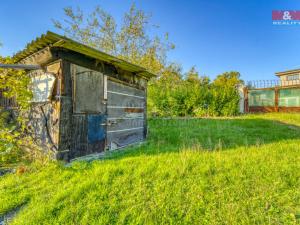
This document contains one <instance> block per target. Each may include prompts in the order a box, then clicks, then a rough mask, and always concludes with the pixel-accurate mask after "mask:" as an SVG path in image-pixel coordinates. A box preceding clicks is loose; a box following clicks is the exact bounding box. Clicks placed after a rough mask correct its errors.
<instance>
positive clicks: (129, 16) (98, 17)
mask: <svg viewBox="0 0 300 225" xmlns="http://www.w3.org/2000/svg"><path fill="white" fill-rule="evenodd" d="M64 13H65V19H64V20H63V21H57V20H53V22H54V25H55V27H56V28H58V29H59V30H61V31H63V32H64V34H65V35H66V36H69V37H70V38H73V39H75V40H77V41H79V42H81V43H84V44H87V45H89V46H91V47H94V48H96V49H99V50H100V51H104V52H106V53H108V54H112V55H115V56H117V57H120V58H122V59H125V60H127V61H129V62H132V63H135V64H138V65H141V66H143V67H145V68H147V69H148V70H150V71H151V72H154V73H157V74H159V73H161V72H162V70H163V68H164V65H165V63H166V53H167V52H168V51H169V50H171V49H174V45H173V44H171V43H169V41H168V34H166V35H165V37H164V40H163V41H162V40H161V38H159V37H158V36H154V37H150V36H149V35H148V34H147V32H146V31H148V30H149V25H150V19H151V17H150V16H149V15H147V14H146V13H145V12H144V11H142V10H139V9H137V8H136V6H135V4H133V5H132V6H131V7H130V9H129V11H128V12H126V13H125V15H124V17H123V23H122V24H121V25H120V27H119V26H118V25H117V24H116V21H115V19H114V18H113V17H112V16H111V15H110V14H109V13H107V12H105V11H104V10H103V9H102V8H101V7H100V6H97V7H96V8H95V10H93V11H92V12H91V13H90V14H88V15H85V14H84V13H83V11H82V10H81V9H80V8H77V9H76V10H74V9H73V8H72V7H67V8H64ZM152 27H153V26H152Z"/></svg>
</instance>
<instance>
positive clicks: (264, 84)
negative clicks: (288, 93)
mask: <svg viewBox="0 0 300 225" xmlns="http://www.w3.org/2000/svg"><path fill="white" fill-rule="evenodd" d="M298 85H299V86H300V80H253V81H248V82H247V87H248V88H249V89H256V88H274V87H286V86H298Z"/></svg>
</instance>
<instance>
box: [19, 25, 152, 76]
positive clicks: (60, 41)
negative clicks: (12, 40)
mask: <svg viewBox="0 0 300 225" xmlns="http://www.w3.org/2000/svg"><path fill="white" fill-rule="evenodd" d="M48 46H50V47H62V48H65V49H68V50H72V51H75V52H79V53H81V54H84V55H87V56H89V57H92V58H95V59H99V60H101V61H104V62H107V63H110V64H113V65H115V66H118V67H120V68H121V69H124V70H126V71H130V72H134V73H136V74H139V75H142V76H145V77H148V78H150V77H154V76H156V75H155V74H153V73H151V72H150V71H148V70H147V69H145V68H143V67H141V66H138V65H135V64H133V63H130V62H127V61H125V60H123V59H119V58H117V57H115V56H112V55H109V54H107V53H104V52H101V51H99V50H97V49H95V48H92V47H89V46H87V45H84V44H82V43H79V42H77V41H74V40H72V39H70V38H67V37H65V36H61V35H59V34H56V33H53V32H50V31H48V32H47V33H46V34H43V35H42V36H40V37H38V38H36V39H35V40H33V41H32V42H30V43H29V44H27V46H26V47H25V49H24V50H22V51H20V52H17V53H16V54H15V55H14V59H15V60H16V61H18V62H19V61H21V60H22V59H24V58H26V57H28V56H30V55H31V54H33V53H35V52H37V51H39V50H41V49H43V48H45V47H48Z"/></svg>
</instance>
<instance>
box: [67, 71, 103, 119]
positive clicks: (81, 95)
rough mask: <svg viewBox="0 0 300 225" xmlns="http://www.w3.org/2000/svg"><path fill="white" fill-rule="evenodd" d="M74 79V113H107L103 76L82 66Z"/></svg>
mask: <svg viewBox="0 0 300 225" xmlns="http://www.w3.org/2000/svg"><path fill="white" fill-rule="evenodd" d="M73 66H74V67H75V68H76V69H75V70H76V72H75V77H74V82H73V85H74V88H73V90H74V95H73V96H74V113H105V106H104V104H103V102H102V101H103V99H104V98H103V97H104V91H103V74H102V73H100V72H97V71H93V70H90V69H87V68H84V67H81V66H76V65H73Z"/></svg>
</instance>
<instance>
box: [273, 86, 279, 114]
mask: <svg viewBox="0 0 300 225" xmlns="http://www.w3.org/2000/svg"><path fill="white" fill-rule="evenodd" d="M274 91H275V112H279V108H278V99H279V89H278V87H275V88H274Z"/></svg>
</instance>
